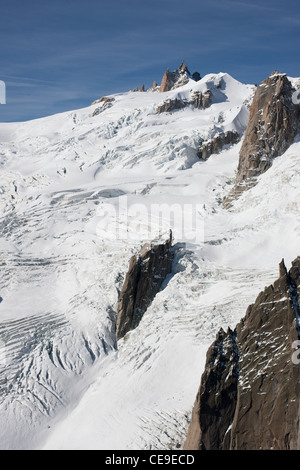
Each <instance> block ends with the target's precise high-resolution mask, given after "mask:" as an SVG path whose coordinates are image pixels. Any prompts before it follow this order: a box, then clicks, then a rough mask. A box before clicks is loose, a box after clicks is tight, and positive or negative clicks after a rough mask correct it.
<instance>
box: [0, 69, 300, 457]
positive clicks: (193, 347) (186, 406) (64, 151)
mask: <svg viewBox="0 0 300 470" xmlns="http://www.w3.org/2000/svg"><path fill="white" fill-rule="evenodd" d="M208 88H209V89H211V90H212V93H213V104H212V105H211V106H210V107H209V108H208V109H206V110H198V109H193V108H192V107H187V108H185V109H182V110H178V111H175V112H172V113H163V114H157V113H156V108H157V106H158V105H159V104H161V103H162V101H164V100H165V99H167V98H174V97H179V98H180V99H186V100H188V99H189V97H190V96H191V94H192V93H193V92H194V91H205V90H206V89H208ZM253 92H254V87H253V86H252V85H243V84H241V83H239V82H237V81H236V80H234V79H233V78H232V77H230V76H229V75H228V74H223V73H221V74H215V75H214V74H210V75H207V76H206V77H204V78H203V79H202V80H201V81H199V82H197V83H196V82H194V81H192V80H190V81H189V83H188V84H187V85H185V86H184V87H181V88H178V89H176V90H173V91H170V92H167V93H158V92H147V93H142V92H128V93H122V94H117V95H114V96H112V98H114V101H113V102H112V106H111V107H108V108H107V109H103V110H102V111H101V112H100V113H99V114H98V115H96V116H92V114H93V112H94V110H95V109H96V108H98V107H101V105H100V104H95V105H93V106H90V107H88V108H85V109H82V110H78V111H74V112H68V113H64V114H60V115H56V116H51V117H48V118H43V119H39V120H35V121H30V122H26V123H18V124H0V154H1V158H0V163H1V167H0V168H1V183H0V194H1V199H0V206H1V214H2V217H1V219H0V230H1V238H0V250H1V266H2V269H1V271H0V286H1V289H0V296H1V299H2V302H1V303H0V313H1V316H0V417H1V429H0V447H1V448H2V449H41V448H42V449H95V448H96V449H148V448H158V449H167V448H174V447H176V446H180V445H182V443H183V440H184V435H185V432H186V429H187V425H188V421H189V419H190V413H191V409H192V405H193V402H194V399H195V395H196V391H197V388H198V386H199V380H200V375H201V371H202V369H203V367H204V361H205V354H206V349H207V346H208V345H209V344H210V343H211V340H212V339H213V338H214V336H215V334H216V332H217V331H218V329H219V328H220V327H221V326H223V327H224V328H226V327H227V326H232V327H233V326H234V325H235V323H236V322H237V321H238V320H239V319H240V318H241V317H242V316H243V315H244V313H245V309H246V307H247V306H248V304H249V303H251V302H252V301H253V299H254V298H255V297H256V295H257V293H258V292H259V291H260V290H261V289H262V288H263V287H264V286H265V285H268V284H269V283H270V282H272V281H273V279H275V278H276V273H277V266H278V263H279V261H280V260H281V258H282V257H285V258H286V261H287V263H289V262H290V261H291V260H292V259H294V258H295V257H296V256H297V255H298V254H299V253H298V252H297V249H298V245H299V243H298V242H299V239H298V237H299V235H298V234H299V229H298V228H299V210H298V200H299V194H298V192H299V189H298V188H299V184H298V182H299V180H298V175H299V170H298V169H299V168H300V165H299V160H300V143H299V142H295V144H294V145H293V146H291V147H290V149H289V150H288V151H287V152H286V154H285V155H283V156H282V157H280V158H278V159H277V160H276V162H275V163H274V165H273V167H272V168H271V169H270V170H269V171H268V172H267V173H266V174H264V175H262V176H261V177H260V180H259V183H258V185H257V186H256V187H254V188H252V189H251V190H250V191H249V192H247V193H245V194H243V196H242V197H241V199H240V200H239V201H238V202H237V203H236V204H235V206H234V208H233V210H232V211H230V212H228V211H225V210H224V209H222V206H221V204H220V201H221V198H222V197H223V196H224V195H225V194H226V193H227V192H228V191H229V190H230V188H231V186H232V182H233V178H234V174H235V170H236V168H237V162H238V152H239V148H240V144H237V145H235V146H233V147H231V148H226V149H224V150H223V151H222V152H221V153H220V154H218V155H213V156H211V157H210V159H209V160H208V161H207V162H202V161H199V159H198V157H197V152H196V149H197V145H198V142H199V140H200V138H204V139H209V138H212V137H213V136H214V135H215V134H217V133H219V132H222V131H223V132H224V131H227V130H236V131H238V132H240V133H241V132H243V131H244V129H245V127H246V125H247V119H248V107H249V103H250V102H251V99H252V96H253ZM164 203H166V204H167V205H170V204H171V205H173V209H174V212H173V215H172V217H171V218H170V217H168V214H167V213H165V212H164V213H163V216H165V217H162V218H159V217H156V215H157V214H156V213H154V216H153V214H152V209H153V207H157V206H159V205H160V204H164ZM149 214H150V215H149ZM184 214H188V215H189V216H190V218H189V219H188V222H187V221H186V220H185V224H184V230H183V227H182V219H181V217H184ZM170 225H171V226H172V228H173V233H174V244H175V260H174V267H173V272H172V274H171V275H170V276H169V277H168V279H167V280H166V281H165V284H164V286H163V289H162V290H161V292H160V293H159V294H158V295H157V297H156V298H155V300H154V302H153V303H152V304H151V306H150V308H149V309H148V311H147V312H146V314H145V316H144V317H143V319H142V321H141V323H140V325H139V327H138V328H137V329H136V330H134V331H132V332H130V334H128V335H127V336H126V337H125V338H124V339H123V340H121V341H120V342H118V345H117V344H116V341H115V334H114V327H115V308H116V303H117V298H118V289H120V287H121V285H122V281H123V279H124V276H125V274H126V270H127V267H128V262H129V258H130V256H131V255H132V254H133V253H134V252H135V251H136V250H138V249H139V248H140V246H141V245H142V244H143V243H144V242H145V241H148V240H150V239H152V238H153V237H155V236H163V235H164V233H165V232H167V231H168V230H169V228H170ZM186 225H187V226H188V228H187V229H186Z"/></svg>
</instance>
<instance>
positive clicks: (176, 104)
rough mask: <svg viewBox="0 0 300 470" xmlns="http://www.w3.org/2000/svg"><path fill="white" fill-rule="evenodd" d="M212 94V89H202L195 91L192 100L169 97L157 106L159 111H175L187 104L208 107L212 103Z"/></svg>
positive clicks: (200, 107) (201, 107)
mask: <svg viewBox="0 0 300 470" xmlns="http://www.w3.org/2000/svg"><path fill="white" fill-rule="evenodd" d="M212 96H213V94H212V91H211V90H206V91H204V92H203V93H202V92H201V91H195V92H194V93H193V95H192V98H191V99H190V100H183V99H180V98H173V99H171V98H168V99H166V100H165V101H164V102H163V103H162V104H160V105H159V106H158V107H157V113H158V114H160V113H167V112H171V111H175V110H177V109H183V108H186V107H187V106H193V107H194V108H197V109H206V108H208V107H209V106H210V105H211V103H212Z"/></svg>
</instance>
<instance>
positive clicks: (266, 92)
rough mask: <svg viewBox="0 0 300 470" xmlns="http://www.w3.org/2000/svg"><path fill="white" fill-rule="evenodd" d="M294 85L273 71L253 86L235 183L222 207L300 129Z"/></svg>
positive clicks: (260, 171) (279, 152)
mask: <svg viewBox="0 0 300 470" xmlns="http://www.w3.org/2000/svg"><path fill="white" fill-rule="evenodd" d="M293 92H294V90H293V87H292V84H291V82H290V81H289V79H288V78H287V76H286V75H285V74H282V73H278V72H273V73H272V74H271V75H270V77H268V78H267V79H266V80H264V81H263V82H262V83H261V84H260V85H259V86H258V87H257V90H256V93H255V95H254V98H253V102H252V105H251V108H250V116H249V122H248V126H247V129H246V132H245V136H244V140H243V144H242V147H241V150H240V154H239V164H238V171H237V177H236V181H235V187H234V188H233V191H232V192H231V194H229V196H228V197H227V198H226V199H225V201H224V205H225V207H230V205H231V201H232V200H233V199H236V198H237V197H238V196H239V194H240V193H241V192H243V191H244V190H245V189H248V188H249V187H251V186H253V185H254V184H255V179H256V178H257V177H258V176H259V175H260V174H262V173H264V172H265V171H267V170H268V169H269V168H270V166H271V165H272V161H273V159H274V158H276V157H278V156H280V155H282V154H283V153H284V152H285V151H286V150H287V149H288V148H289V146H290V145H291V144H292V143H293V140H294V139H295V137H296V135H297V133H298V132H299V130H300V126H299V112H300V107H299V105H297V104H294V103H293V100H292V96H293Z"/></svg>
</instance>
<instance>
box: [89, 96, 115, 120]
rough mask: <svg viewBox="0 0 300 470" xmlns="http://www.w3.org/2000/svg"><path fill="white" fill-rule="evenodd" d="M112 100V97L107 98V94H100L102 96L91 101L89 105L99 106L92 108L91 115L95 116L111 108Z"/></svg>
mask: <svg viewBox="0 0 300 470" xmlns="http://www.w3.org/2000/svg"><path fill="white" fill-rule="evenodd" d="M113 101H115V99H114V98H109V97H107V96H102V98H99V99H98V100H96V101H93V103H92V104H91V106H93V105H94V104H100V105H101V106H99V107H98V108H95V109H94V112H93V114H92V116H97V115H98V114H100V113H102V112H103V111H105V110H106V109H108V108H111V107H112V103H113Z"/></svg>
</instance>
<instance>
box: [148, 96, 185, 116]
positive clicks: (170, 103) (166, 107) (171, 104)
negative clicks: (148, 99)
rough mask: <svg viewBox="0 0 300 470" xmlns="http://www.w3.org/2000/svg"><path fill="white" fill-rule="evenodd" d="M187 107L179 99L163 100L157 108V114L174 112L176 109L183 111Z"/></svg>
mask: <svg viewBox="0 0 300 470" xmlns="http://www.w3.org/2000/svg"><path fill="white" fill-rule="evenodd" d="M187 105H188V103H187V102H186V101H182V100H180V99H179V98H174V99H173V100H172V99H168V100H165V101H164V102H163V103H162V104H160V105H158V106H157V109H156V111H157V113H158V114H161V113H170V112H171V111H176V110H177V109H183V108H185V107H186V106H187Z"/></svg>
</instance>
